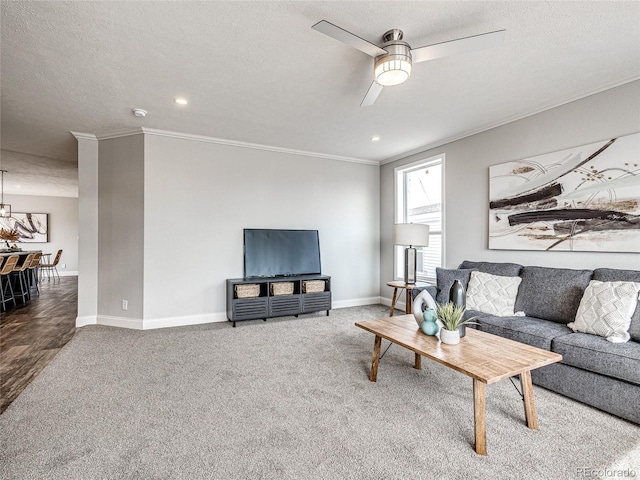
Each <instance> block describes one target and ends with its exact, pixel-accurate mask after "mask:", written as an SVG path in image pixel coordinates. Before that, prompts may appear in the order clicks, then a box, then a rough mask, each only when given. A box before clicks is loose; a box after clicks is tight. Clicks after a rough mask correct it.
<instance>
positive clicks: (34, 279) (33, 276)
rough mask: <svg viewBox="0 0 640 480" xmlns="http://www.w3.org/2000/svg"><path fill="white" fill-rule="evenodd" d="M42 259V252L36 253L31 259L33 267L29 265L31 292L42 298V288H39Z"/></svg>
mask: <svg viewBox="0 0 640 480" xmlns="http://www.w3.org/2000/svg"><path fill="white" fill-rule="evenodd" d="M41 259H42V252H36V253H35V254H34V255H33V259H31V265H29V267H28V270H29V277H28V278H29V291H30V292H31V293H34V290H35V294H36V295H38V296H40V288H38V283H40V279H39V276H38V266H39V265H40V260H41Z"/></svg>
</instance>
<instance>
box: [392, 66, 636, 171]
mask: <svg viewBox="0 0 640 480" xmlns="http://www.w3.org/2000/svg"><path fill="white" fill-rule="evenodd" d="M636 80H640V75H633V76H631V77H628V78H626V79H625V80H621V81H619V82H615V83H611V84H607V85H606V86H602V87H599V88H596V89H594V90H590V91H589V92H586V93H581V94H579V95H575V96H573V97H571V98H569V99H567V100H563V101H562V102H560V103H549V104H547V105H545V106H543V107H539V108H536V109H535V110H531V111H529V112H527V113H523V114H520V115H514V116H512V117H507V118H506V119H504V120H501V121H499V122H496V123H493V124H491V125H488V126H484V127H481V128H478V129H474V130H469V131H467V132H464V133H461V134H459V135H455V136H452V137H449V138H444V139H442V140H438V141H437V142H433V143H429V144H426V145H424V146H422V147H418V148H415V149H413V150H410V151H408V152H405V153H401V154H399V155H394V156H393V157H389V158H387V159H385V160H382V161H380V166H382V165H386V164H387V163H392V162H395V161H397V160H402V159H405V158H409V157H411V156H413V155H418V154H420V153H425V152H427V151H429V150H431V149H433V148H438V147H441V146H443V145H446V144H448V143H452V142H455V141H458V140H462V139H463V138H467V137H471V136H473V135H477V134H478V133H482V132H486V131H488V130H492V129H494V128H498V127H501V126H503V125H507V124H509V123H513V122H517V121H518V120H523V119H525V118H527V117H532V116H533V115H537V114H539V113H543V112H546V111H548V110H552V109H554V108H557V107H561V106H563V105H567V104H568V103H572V102H576V101H578V100H582V99H583V98H587V97H590V96H591V95H597V94H598V93H602V92H605V91H607V90H611V89H612V88H616V87H621V86H622V85H626V84H627V83H631V82H635V81H636Z"/></svg>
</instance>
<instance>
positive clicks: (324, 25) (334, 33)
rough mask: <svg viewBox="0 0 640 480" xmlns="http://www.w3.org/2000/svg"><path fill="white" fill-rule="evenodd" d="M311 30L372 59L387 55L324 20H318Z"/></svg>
mask: <svg viewBox="0 0 640 480" xmlns="http://www.w3.org/2000/svg"><path fill="white" fill-rule="evenodd" d="M311 28H313V29H314V30H317V31H318V32H320V33H324V34H325V35H328V36H330V37H331V38H335V39H336V40H338V41H340V42H342V43H346V44H347V45H349V46H350V47H353V48H357V49H358V50H360V51H361V52H364V53H366V54H367V55H371V56H372V57H377V56H378V55H384V54H386V53H387V51H386V50H383V49H381V48H380V47H378V46H377V45H374V44H373V43H371V42H367V41H366V40H365V39H364V38H360V37H358V36H357V35H354V34H353V33H351V32H347V31H346V30H344V29H343V28H340V27H338V26H336V25H334V24H333V23H329V22H327V21H326V20H320V21H319V22H318V23H316V24H315V25H314V26H313V27H311Z"/></svg>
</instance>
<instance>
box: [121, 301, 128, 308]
mask: <svg viewBox="0 0 640 480" xmlns="http://www.w3.org/2000/svg"><path fill="white" fill-rule="evenodd" d="M127 308H129V302H127V301H126V300H122V310H126V309H127Z"/></svg>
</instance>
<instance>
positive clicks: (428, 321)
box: [420, 308, 440, 335]
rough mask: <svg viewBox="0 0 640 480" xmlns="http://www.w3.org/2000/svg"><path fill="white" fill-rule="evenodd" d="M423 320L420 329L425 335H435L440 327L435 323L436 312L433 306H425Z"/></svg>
mask: <svg viewBox="0 0 640 480" xmlns="http://www.w3.org/2000/svg"><path fill="white" fill-rule="evenodd" d="M423 318H424V322H422V324H421V325H420V329H421V330H422V331H423V332H424V334H425V335H435V334H437V333H438V330H439V329H440V327H439V326H438V324H437V323H436V320H437V319H438V314H437V313H436V311H435V310H434V309H433V308H427V309H426V310H425V311H424V314H423Z"/></svg>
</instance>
